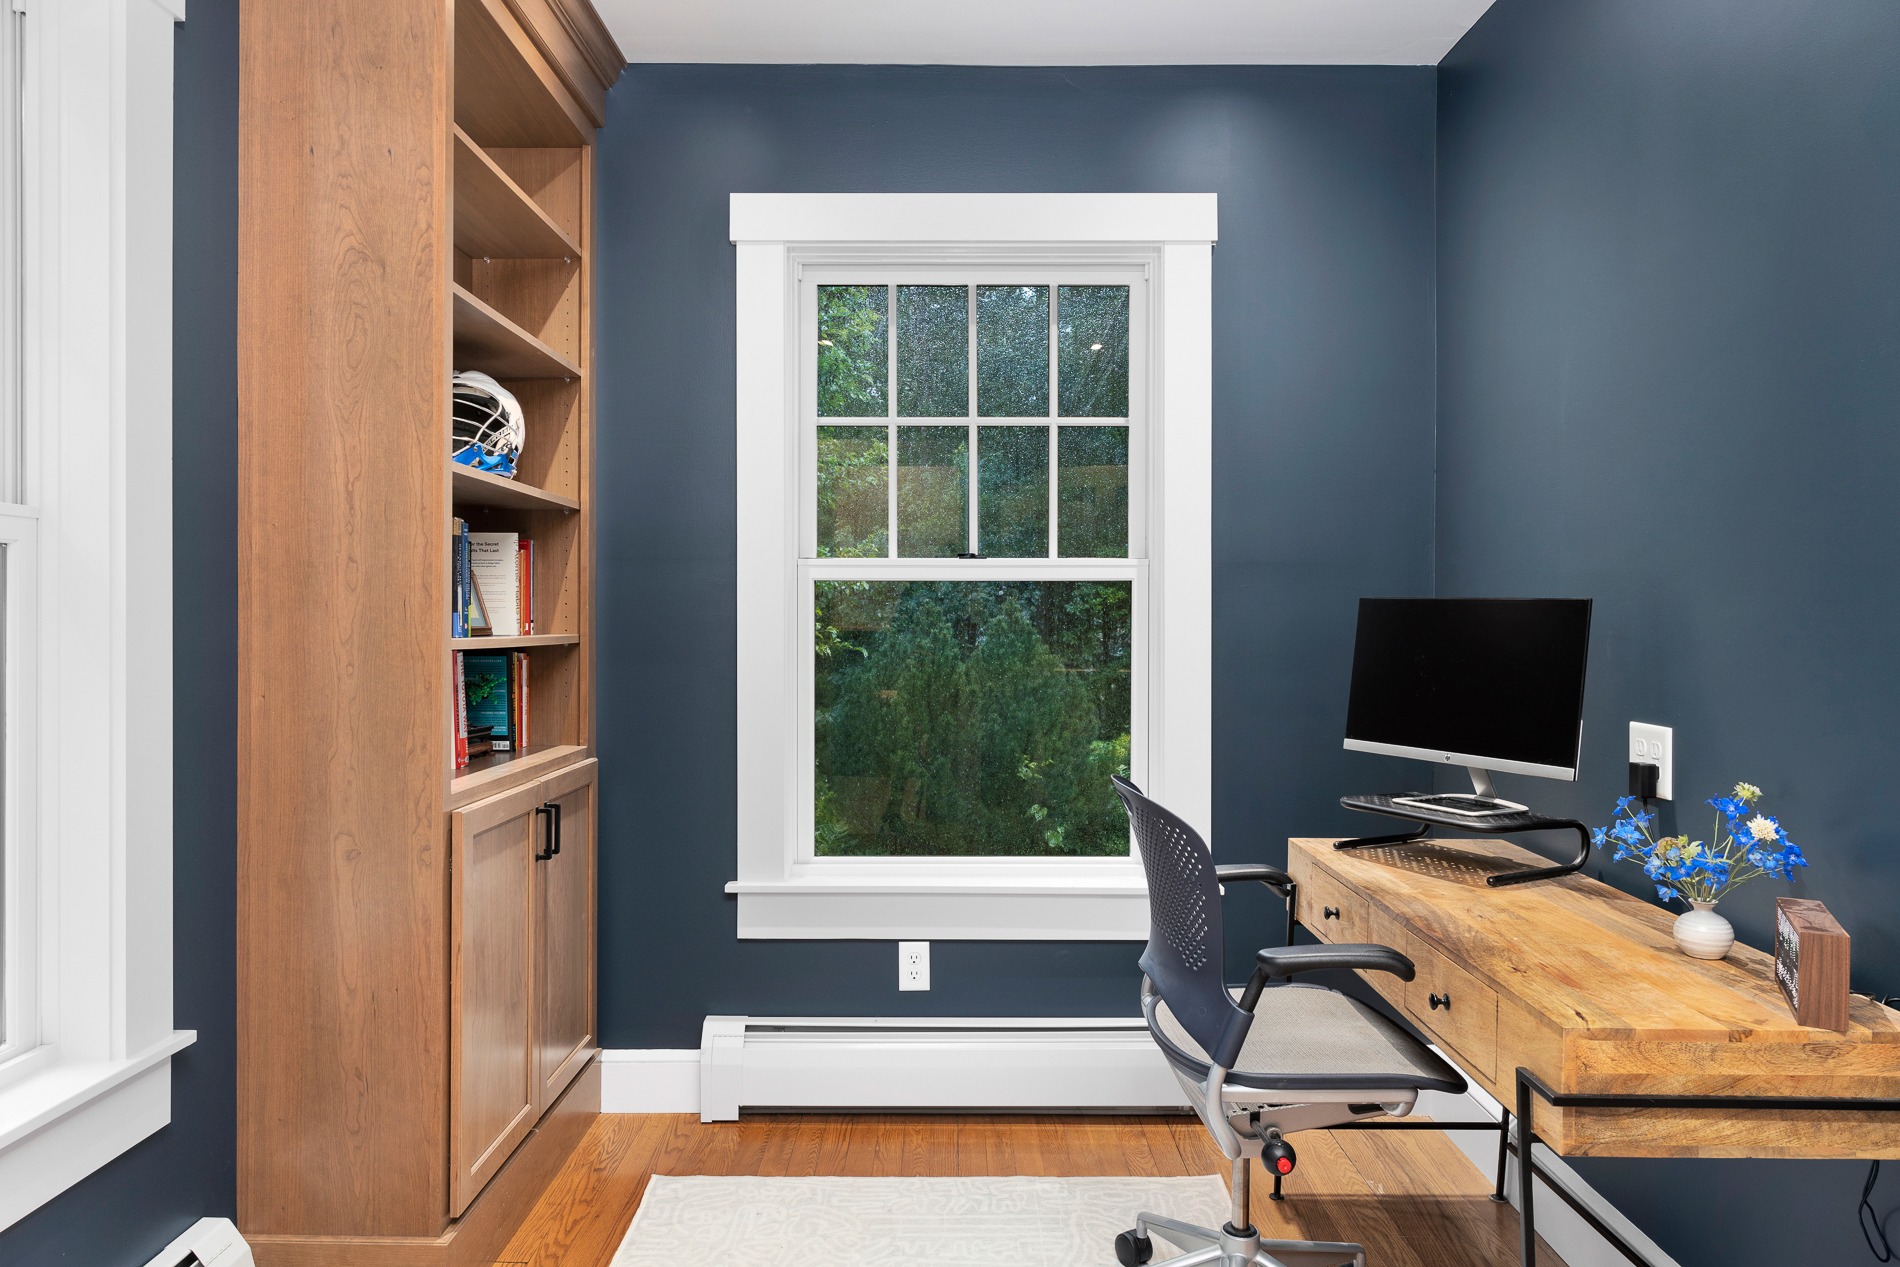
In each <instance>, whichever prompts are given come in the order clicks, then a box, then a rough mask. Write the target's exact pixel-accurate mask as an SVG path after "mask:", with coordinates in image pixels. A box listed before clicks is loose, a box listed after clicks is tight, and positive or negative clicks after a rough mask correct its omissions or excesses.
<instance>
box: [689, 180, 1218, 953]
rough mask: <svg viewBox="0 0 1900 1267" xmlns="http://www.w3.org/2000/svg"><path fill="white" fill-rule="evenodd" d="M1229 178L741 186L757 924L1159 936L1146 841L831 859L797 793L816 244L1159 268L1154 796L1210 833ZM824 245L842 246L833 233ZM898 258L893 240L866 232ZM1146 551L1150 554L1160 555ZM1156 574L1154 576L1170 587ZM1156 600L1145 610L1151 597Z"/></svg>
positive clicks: (786, 934) (831, 930)
mask: <svg viewBox="0 0 1900 1267" xmlns="http://www.w3.org/2000/svg"><path fill="white" fill-rule="evenodd" d="M1217 228H1218V225H1217V204H1216V198H1215V195H1213V194H733V195H732V202H731V234H732V238H733V240H734V242H735V243H736V244H737V246H736V249H737V287H736V296H735V299H736V320H737V342H736V346H737V455H738V456H737V472H736V490H737V504H738V515H737V542H738V562H737V568H736V575H735V582H736V589H737V604H736V605H737V616H738V627H737V641H738V666H737V687H738V691H737V710H736V711H737V716H736V722H737V743H736V749H737V757H738V780H737V816H736V817H737V828H738V839H737V850H736V852H737V860H736V876H735V879H734V880H733V882H732V883H730V884H728V885H727V887H726V891H727V892H728V893H731V894H733V895H735V896H736V897H737V899H738V901H737V907H738V910H737V920H736V925H737V933H738V936H739V937H741V938H773V939H785V938H808V939H840V938H863V939H880V940H882V939H910V938H929V939H933V940H954V939H972V940H1057V941H1069V940H1119V941H1139V940H1142V939H1143V938H1144V937H1146V935H1147V928H1148V913H1147V892H1146V887H1145V884H1144V882H1143V880H1142V878H1141V872H1140V868H1139V866H1138V865H1136V863H1135V862H1134V861H1133V860H1132V859H1112V860H1110V859H1092V860H1082V859H1077V860H1074V862H1073V864H1071V863H1070V862H1069V861H1066V860H1065V861H1063V862H1061V863H1058V864H1054V865H1049V864H1042V866H1041V869H1040V870H1037V869H1034V868H1026V867H1024V866H1022V865H1018V864H1019V863H1020V861H1021V860H1016V859H981V860H979V859H969V860H956V861H955V862H948V861H946V862H931V863H925V862H922V861H921V860H916V861H912V860H899V861H895V862H892V861H877V860H870V859H863V860H856V859H822V860H818V861H817V862H815V863H814V862H812V861H809V860H803V861H801V851H800V847H799V843H800V833H801V831H802V832H804V833H805V836H804V838H803V839H804V845H805V849H804V853H805V854H809V829H810V824H809V822H808V821H805V820H803V819H801V818H800V816H799V814H798V813H797V809H796V807H797V806H798V804H799V801H800V792H799V789H800V788H801V787H803V786H805V783H804V780H805V779H806V778H807V777H808V775H809V770H808V769H807V768H806V767H805V766H803V765H802V764H801V761H800V756H799V744H798V743H797V741H796V736H797V735H798V734H799V731H798V726H799V725H800V724H801V720H803V721H805V722H807V723H808V720H809V719H801V717H800V714H799V699H800V683H801V681H802V679H801V676H800V666H799V663H798V662H797V660H796V654H797V651H796V649H797V648H798V647H799V646H800V645H801V643H800V630H801V629H806V630H807V631H808V629H809V624H810V610H809V608H810V604H809V603H808V602H804V603H801V602H800V601H799V595H800V594H801V593H802V592H803V590H802V588H801V582H800V577H799V567H800V547H799V540H800V535H801V534H800V527H801V525H800V522H799V516H800V513H801V511H800V506H801V503H800V499H799V487H800V467H799V462H800V445H799V435H800V411H799V400H798V393H799V382H798V365H797V362H796V349H795V347H794V342H795V339H794V332H795V331H796V330H797V329H798V312H797V302H798V295H799V269H800V267H801V261H807V262H809V261H810V260H814V259H818V258H823V259H825V260H829V261H831V262H833V263H835V262H836V261H837V260H841V259H845V258H847V256H845V255H840V254H839V253H838V252H839V250H840V249H843V248H844V247H863V246H865V245H867V244H871V245H875V244H879V243H901V244H903V252H902V253H903V254H904V256H905V258H908V259H910V260H912V261H914V262H921V261H928V260H935V259H941V260H946V261H951V262H958V263H962V264H969V263H970V262H971V261H972V260H976V259H990V260H993V261H1004V262H1006V263H1012V262H1014V261H1017V260H1026V259H1038V260H1046V259H1052V258H1057V257H1062V256H1064V255H1066V256H1067V257H1068V258H1070V259H1087V260H1088V261H1090V262H1092V263H1096V264H1099V263H1103V262H1111V263H1114V262H1119V263H1120V264H1123V265H1126V266H1130V267H1139V268H1141V269H1142V270H1144V272H1145V276H1146V279H1147V284H1148V285H1149V286H1150V287H1151V289H1150V291H1149V296H1150V298H1149V304H1148V309H1147V311H1148V314H1149V326H1150V329H1151V332H1152V333H1151V336H1150V346H1151V347H1152V348H1153V349H1154V350H1153V354H1152V355H1151V356H1150V357H1149V358H1148V361H1147V373H1148V375H1149V382H1148V387H1147V390H1146V391H1145V392H1144V393H1143V400H1144V402H1145V405H1144V407H1145V409H1146V411H1147V412H1146V415H1145V416H1146V418H1147V424H1146V425H1147V429H1148V436H1149V442H1148V444H1147V446H1146V450H1145V453H1146V456H1145V459H1144V460H1145V462H1146V472H1145V476H1143V477H1142V478H1144V480H1145V482H1144V484H1143V488H1144V489H1145V490H1146V497H1145V499H1144V504H1145V507H1146V521H1147V523H1146V526H1147V536H1146V546H1145V549H1144V550H1143V551H1142V557H1140V558H1134V559H1130V560H1129V561H1128V562H1127V563H1126V564H1119V563H1118V564H1117V567H1120V568H1122V569H1124V570H1127V571H1132V572H1136V573H1139V574H1140V575H1143V576H1146V577H1149V578H1150V580H1149V581H1148V582H1146V584H1147V585H1148V589H1146V590H1144V589H1139V588H1138V590H1137V593H1138V595H1139V594H1145V595H1146V597H1144V598H1141V599H1140V600H1139V601H1138V603H1137V609H1138V610H1137V621H1138V622H1139V625H1140V628H1139V630H1138V633H1137V637H1138V638H1142V639H1145V640H1146V645H1147V650H1146V653H1145V655H1144V656H1143V658H1142V663H1143V664H1144V665H1145V666H1146V667H1145V673H1146V681H1147V685H1146V687H1145V689H1141V690H1139V691H1138V694H1139V696H1140V698H1139V699H1138V700H1137V711H1138V713H1140V712H1141V710H1143V709H1145V710H1146V713H1145V716H1146V725H1145V728H1144V731H1145V735H1146V744H1145V749H1144V753H1145V756H1144V758H1143V759H1145V760H1146V762H1147V764H1146V767H1145V769H1144V768H1143V767H1142V766H1141V765H1140V763H1139V762H1137V777H1139V778H1141V779H1142V781H1143V783H1144V786H1146V787H1147V789H1148V791H1149V792H1150V794H1151V795H1154V796H1155V797H1157V799H1160V800H1162V801H1163V802H1164V803H1165V804H1167V805H1168V807H1169V808H1170V809H1172V810H1174V811H1175V812H1176V813H1178V814H1180V815H1181V816H1182V817H1183V818H1185V819H1187V820H1188V821H1189V822H1190V823H1193V824H1194V825H1195V826H1196V827H1197V828H1198V829H1199V830H1200V831H1201V832H1202V834H1203V835H1206V834H1207V833H1208V828H1209V825H1210V823H1209V819H1210V816H1211V812H1212V801H1213V789H1212V764H1213V763H1212V743H1213V732H1212V713H1213V700H1212V692H1213V643H1212V633H1211V630H1212V625H1213V619H1212V617H1213V584H1212V577H1213V540H1212V521H1211V514H1210V503H1211V495H1212V481H1213V470H1212V452H1213V449H1212V434H1213V345H1212V339H1213V317H1212V313H1213V286H1212V280H1213V245H1212V244H1213V239H1214V235H1215V233H1216V231H1217ZM814 246H823V248H824V249H822V250H819V251H817V252H816V254H814V250H813V248H814ZM859 254H860V255H861V256H862V258H865V259H874V258H876V259H880V260H882V259H883V258H884V257H886V256H888V257H889V258H890V259H895V258H896V257H895V256H893V255H890V253H889V252H885V253H884V255H883V256H880V255H879V253H878V252H876V251H871V252H868V253H865V252H859ZM1143 569H1147V570H1146V571H1143ZM1150 590H1151V591H1152V592H1149V591H1150ZM1144 613H1145V615H1144Z"/></svg>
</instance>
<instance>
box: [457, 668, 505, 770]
mask: <svg viewBox="0 0 1900 1267" xmlns="http://www.w3.org/2000/svg"><path fill="white" fill-rule="evenodd" d="M513 673H514V664H513V657H512V656H510V655H509V654H508V653H507V652H505V651H497V652H487V651H468V652H464V653H463V655H462V678H463V681H464V682H465V683H466V687H465V689H466V690H467V692H468V724H469V727H470V729H473V728H474V727H476V726H492V727H493V729H492V730H490V731H489V732H488V734H489V738H490V739H491V740H492V741H493V743H494V750H495V751H496V752H509V751H511V750H513V748H514V735H513V733H512V732H511V730H510V729H509V725H508V722H509V715H510V713H511V712H512V711H513V710H511V709H510V708H509V707H508V701H509V700H510V699H511V698H512V697H513V692H512V691H511V690H510V689H509V688H510V687H511V686H512V685H513V683H512V681H511V679H512V676H513Z"/></svg>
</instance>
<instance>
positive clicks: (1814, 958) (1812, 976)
mask: <svg viewBox="0 0 1900 1267" xmlns="http://www.w3.org/2000/svg"><path fill="white" fill-rule="evenodd" d="M1847 952H1848V942H1847V931H1846V930H1845V929H1843V928H1842V927H1841V926H1840V924H1839V923H1837V922H1836V921H1835V919H1834V917H1833V916H1832V915H1830V914H1829V913H1828V909H1827V907H1825V906H1823V905H1822V904H1821V903H1819V902H1812V901H1809V900H1808V899H1807V898H1799V897H1778V898H1776V899H1775V981H1776V983H1777V984H1778V985H1780V986H1781V993H1782V995H1783V997H1785V998H1786V999H1787V1000H1788V1007H1789V1009H1790V1010H1791V1011H1792V1012H1793V1013H1794V1019H1795V1020H1796V1021H1798V1022H1799V1023H1800V1024H1802V1025H1812V1026H1814V1027H1815V1028H1816V1029H1831V1030H1835V1031H1837V1032H1839V1033H1843V1034H1844V1033H1846V1032H1847Z"/></svg>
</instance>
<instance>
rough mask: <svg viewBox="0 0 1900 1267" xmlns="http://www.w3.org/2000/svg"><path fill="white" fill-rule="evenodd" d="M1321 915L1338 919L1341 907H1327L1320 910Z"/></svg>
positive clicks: (1325, 917)
mask: <svg viewBox="0 0 1900 1267" xmlns="http://www.w3.org/2000/svg"><path fill="white" fill-rule="evenodd" d="M1320 916H1321V917H1322V918H1324V919H1338V918H1339V908H1338V907H1337V906H1328V907H1325V908H1323V909H1322V910H1321V911H1320Z"/></svg>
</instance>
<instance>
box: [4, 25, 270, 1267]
mask: <svg viewBox="0 0 1900 1267" xmlns="http://www.w3.org/2000/svg"><path fill="white" fill-rule="evenodd" d="M237 10H238V6H237V2H236V0H191V8H190V14H191V20H190V21H188V22H184V23H182V24H180V25H179V26H178V27H177V45H176V49H177V53H176V57H175V59H174V69H175V73H176V75H177V95H176V107H175V108H176V110H177V121H176V128H175V134H176V136H175V141H174V149H173V154H174V165H173V179H174V181H175V182H176V196H175V199H174V201H173V215H174V229H173V244H174V248H173V249H174V254H173V273H172V279H173V281H172V284H173V292H172V293H173V302H172V337H173V345H172V346H173V352H172V376H173V381H172V448H173V469H172V496H173V502H174V506H175V510H174V514H173V519H172V532H173V560H172V567H173V572H172V578H173V579H172V602H173V605H174V615H173V621H172V633H173V637H174V639H175V640H176V651H175V653H174V655H173V665H174V670H175V673H176V689H175V698H176V712H175V714H174V725H173V733H174V735H175V738H176V753H175V770H176V773H175V777H174V779H173V784H172V786H173V794H174V796H175V798H176V801H177V806H178V814H177V819H178V821H177V827H176V844H175V847H174V853H173V866H174V893H173V915H174V919H175V920H176V926H177V933H176V936H175V937H174V939H173V954H174V956H175V959H174V963H175V971H176V986H175V993H174V996H173V1009H172V1013H173V1016H174V1017H175V1018H176V1019H175V1024H176V1025H177V1026H178V1027H179V1028H180V1029H195V1030H197V1031H198V1041H197V1043H196V1044H195V1045H193V1046H191V1047H188V1048H186V1049H185V1050H184V1051H183V1052H181V1053H180V1054H179V1055H177V1056H176V1057H174V1058H173V1060H172V1123H171V1125H170V1126H168V1127H166V1128H165V1129H163V1130H161V1131H159V1132H158V1133H157V1134H156V1135H153V1136H152V1137H151V1138H149V1139H147V1140H145V1141H144V1142H143V1143H140V1144H138V1145H137V1146H135V1147H134V1148H132V1149H131V1150H130V1151H129V1152H127V1153H125V1154H124V1155H123V1156H121V1157H119V1158H118V1159H117V1160H115V1161H113V1162H110V1163H108V1164H107V1165H106V1166H105V1167H104V1168H102V1169H101V1170H99V1171H98V1172H97V1173H96V1174H94V1175H92V1176H91V1177H89V1178H87V1179H85V1180H84V1181H82V1182H81V1183H79V1184H78V1185H76V1186H75V1187H73V1188H71V1189H68V1190H67V1191H66V1192H64V1193H62V1194H61V1195H60V1196H58V1197H55V1198H54V1199H53V1200H52V1201H50V1202H48V1203H47V1204H46V1205H44V1206H41V1207H40V1208H39V1209H38V1210H35V1211H34V1212H33V1213H32V1214H29V1215H28V1216H27V1217H26V1218H24V1219H22V1220H21V1221H20V1222H18V1223H16V1224H14V1225H13V1226H12V1227H10V1228H8V1229H6V1230H5V1231H4V1232H0V1263H5V1264H7V1267H38V1265H39V1264H42V1263H69V1264H74V1265H75V1267H137V1265H138V1264H141V1263H144V1262H145V1261H146V1260H147V1259H149V1258H151V1256H152V1255H154V1254H156V1253H158V1251H159V1250H161V1249H163V1248H165V1245H166V1243H167V1242H169V1241H171V1240H172V1239H173V1238H175V1237H177V1236H178V1235H179V1234H180V1233H181V1232H183V1231H184V1230H185V1229H186V1228H187V1227H190V1226H191V1225H192V1224H193V1223H194V1222H196V1221H197V1220H198V1219H200V1218H202V1217H203V1216H205V1215H207V1214H212V1215H225V1216H229V1215H230V1214H231V1213H232V1211H233V1209H234V1208H235V1201H236V1195H235V1194H236V1182H237V1180H236V1173H237V1153H236V1150H237V1142H236V1141H237V1130H236V1107H237V1106H236V1081H235V1079H236V1050H237V1048H236V1039H235V1033H236V1011H237V1003H236V933H235V928H236V920H237V897H236V882H237V156H238V151H237V124H238V74H237V70H238V61H237V58H238V47H237V44H238V36H237Z"/></svg>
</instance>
